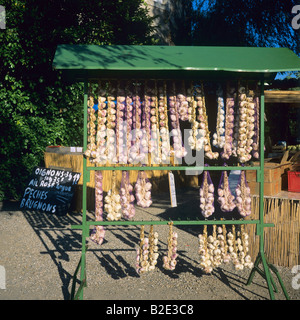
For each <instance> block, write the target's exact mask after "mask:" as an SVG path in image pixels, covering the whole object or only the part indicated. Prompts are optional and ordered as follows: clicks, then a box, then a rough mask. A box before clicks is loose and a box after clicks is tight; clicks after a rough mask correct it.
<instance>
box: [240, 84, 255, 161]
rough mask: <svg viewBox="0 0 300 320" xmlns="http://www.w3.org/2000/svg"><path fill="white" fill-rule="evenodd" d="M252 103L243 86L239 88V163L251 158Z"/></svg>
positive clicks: (251, 97)
mask: <svg viewBox="0 0 300 320" xmlns="http://www.w3.org/2000/svg"><path fill="white" fill-rule="evenodd" d="M254 107H255V105H254V103H253V96H249V97H247V95H246V89H245V87H240V88H239V111H238V112H239V132H238V134H239V137H238V145H237V156H238V159H239V162H240V163H245V162H247V161H249V160H250V159H251V151H252V143H253V140H252V137H253V136H254V134H255V132H254V120H255V119H254V116H253V115H254V112H255V111H254Z"/></svg>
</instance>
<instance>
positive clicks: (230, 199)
mask: <svg viewBox="0 0 300 320" xmlns="http://www.w3.org/2000/svg"><path fill="white" fill-rule="evenodd" d="M234 199H235V198H234V196H233V194H232V193H231V191H230V188H229V181H228V175H227V171H223V172H222V176H221V179H220V183H219V187H218V202H219V204H220V208H221V210H222V211H223V212H229V211H232V210H233V209H234V208H235V202H234Z"/></svg>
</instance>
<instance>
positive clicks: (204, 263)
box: [198, 225, 213, 273]
mask: <svg viewBox="0 0 300 320" xmlns="http://www.w3.org/2000/svg"><path fill="white" fill-rule="evenodd" d="M198 238H199V251H198V253H199V255H200V268H201V269H202V270H203V271H204V272H205V273H211V272H212V270H213V267H212V262H211V259H210V255H209V252H208V237H207V225H204V226H203V234H199V236H198Z"/></svg>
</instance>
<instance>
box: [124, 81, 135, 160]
mask: <svg viewBox="0 0 300 320" xmlns="http://www.w3.org/2000/svg"><path fill="white" fill-rule="evenodd" d="M125 96H126V99H125V105H126V149H125V151H124V153H125V155H126V161H127V162H126V163H131V160H132V156H131V154H130V153H131V145H132V140H133V137H132V133H133V130H132V129H133V119H134V117H133V105H132V92H131V90H130V87H129V84H128V83H127V85H126V88H125Z"/></svg>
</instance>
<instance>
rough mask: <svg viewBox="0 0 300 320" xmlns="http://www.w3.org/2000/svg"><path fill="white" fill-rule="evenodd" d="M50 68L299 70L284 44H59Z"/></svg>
mask: <svg viewBox="0 0 300 320" xmlns="http://www.w3.org/2000/svg"><path fill="white" fill-rule="evenodd" d="M53 67H54V68H55V69H59V70H63V72H64V73H65V74H66V75H67V76H68V77H70V78H71V79H74V80H82V79H84V78H99V77H100V78H122V77H127V78H128V77H133V78H134V77H135V78H156V79H157V78H170V77H189V78H203V77H204V78H206V77H212V78H214V77H223V76H224V77H227V78H228V77H229V78H231V77H234V78H236V77H237V78H245V77H246V78H248V79H252V78H253V79H257V78H261V77H262V76H264V78H265V79H270V78H274V76H275V75H276V73H277V72H285V71H298V70H300V58H299V57H298V56H297V55H296V54H295V53H294V52H292V51H291V50H289V49H287V48H261V47H202V46H146V45H140V46H137V45H111V46H98V45H59V46H58V47H57V50H56V53H55V57H54V61H53Z"/></svg>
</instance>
